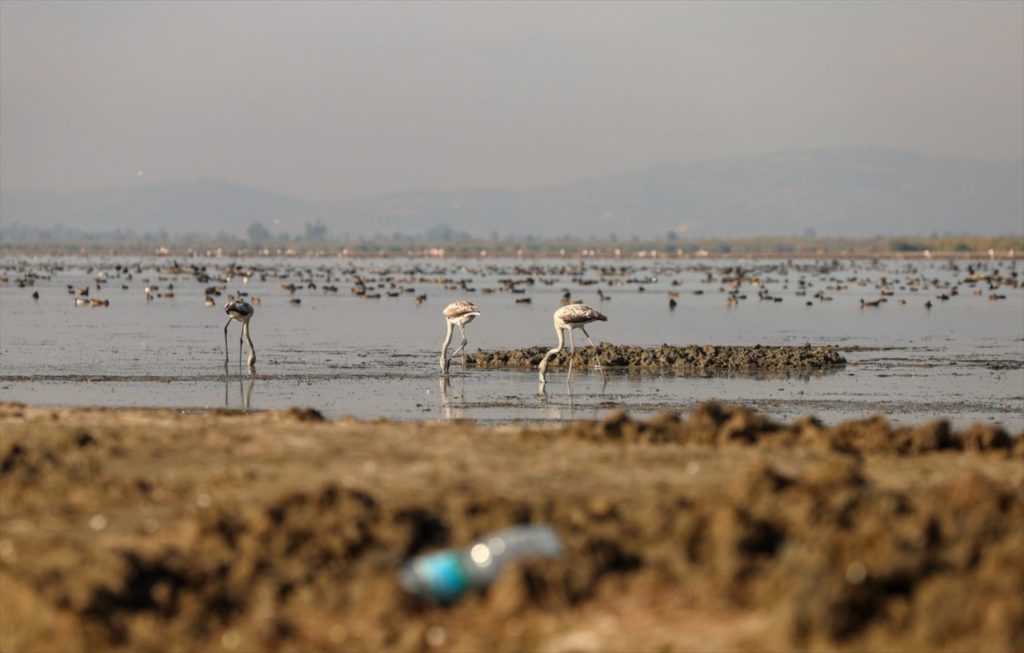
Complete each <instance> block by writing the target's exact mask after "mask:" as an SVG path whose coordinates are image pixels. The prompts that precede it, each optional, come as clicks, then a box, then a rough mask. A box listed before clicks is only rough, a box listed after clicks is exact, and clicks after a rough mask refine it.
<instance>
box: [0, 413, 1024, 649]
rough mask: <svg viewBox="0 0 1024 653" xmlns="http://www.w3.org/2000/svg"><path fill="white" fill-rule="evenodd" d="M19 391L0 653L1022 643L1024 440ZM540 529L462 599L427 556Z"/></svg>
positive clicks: (939, 428) (7, 419)
mask: <svg viewBox="0 0 1024 653" xmlns="http://www.w3.org/2000/svg"><path fill="white" fill-rule="evenodd" d="M310 415H311V413H308V412H303V411H294V412H291V413H263V414H257V415H249V416H241V415H233V414H223V413H221V414H200V415H181V414H176V413H174V412H173V411H99V410H71V411H53V412H52V411H48V410H42V409H34V408H26V407H23V406H16V405H11V404H7V405H0V524H2V529H0V583H2V585H0V586H2V589H3V591H2V592H0V611H2V619H0V649H2V650H3V651H5V652H6V651H22V650H24V651H33V650H62V651H75V650H83V651H84V650H89V651H95V650H118V651H158V650H159V651H169V650H181V651H199V650H203V651H207V650H229V651H230V650H238V651H252V650H268V651H316V650H346V651H359V650H367V651H375V650H403V651H419V650H434V649H436V650H496V651H503V650H543V651H589V650H595V651H596V650H616V651H617V650H638V651H640V650H658V651H664V650H680V651H686V650H709V649H710V650H766V649H768V650H807V649H812V650H823V649H829V650H851V651H852V650H857V651H890V650H990V651H1019V650H1021V649H1022V648H1024V595H1022V593H1021V592H1020V588H1021V587H1022V586H1024V469H1022V468H1024V466H1022V465H1021V461H1022V460H1024V445H1022V442H1024V440H1022V437H1021V436H1019V435H1018V436H1010V435H1008V434H1006V433H1005V432H1003V431H1001V430H1000V429H998V428H993V427H974V428H972V429H968V430H966V431H952V430H950V429H949V427H948V425H945V423H943V422H936V423H935V424H931V425H923V426H919V427H914V428H895V427H892V426H891V425H889V424H888V423H887V422H886V420H885V419H884V418H881V417H875V418H870V419H865V420H861V421H856V422H847V423H845V424H840V425H837V426H833V427H828V426H825V425H822V424H821V423H819V422H817V421H815V420H813V419H811V418H807V419H804V420H800V421H798V422H795V423H792V424H776V423H774V422H772V421H770V420H768V419H766V418H765V417H764V416H761V415H758V414H756V413H753V412H750V411H747V410H745V409H742V408H728V407H723V406H719V405H716V404H709V405H705V406H701V407H700V408H698V409H697V410H695V411H694V412H693V413H691V414H690V415H689V416H687V417H685V418H680V417H678V416H675V415H664V416H661V417H658V418H654V419H652V420H648V421H637V420H633V419H631V418H630V417H628V416H627V415H625V414H622V413H618V414H613V415H611V416H610V417H609V418H608V419H606V420H603V421H595V422H579V423H573V424H570V425H567V426H564V427H561V428H550V429H540V428H519V427H504V428H501V427H497V428H494V427H492V428H480V427H476V426H473V425H471V424H448V423H436V424H422V423H421V424H414V423H392V422H386V421H379V422H372V423H370V422H358V421H353V420H343V421H340V422H335V423H329V422H325V421H321V420H316V419H310V418H309V417H310ZM525 522H543V523H547V524H550V525H552V526H553V527H554V528H555V529H556V530H557V532H558V533H559V535H560V536H561V538H562V539H563V541H564V544H565V547H566V554H565V555H564V556H563V557H562V558H560V559H557V560H549V561H543V562H540V561H532V562H523V563H519V564H516V565H513V566H512V567H510V568H508V569H507V570H506V571H505V573H504V574H503V575H502V576H501V578H500V579H499V580H498V582H497V584H496V585H494V586H493V587H492V588H491V589H490V590H489V591H488V592H486V593H484V594H474V595H471V596H468V597H466V598H465V599H464V600H462V601H460V602H459V603H457V604H456V605H454V606H452V607H450V608H442V607H439V606H435V605H431V604H429V603H424V602H422V601H420V600H417V599H414V598H412V597H410V596H408V595H406V594H404V593H403V592H402V590H401V589H400V588H399V586H398V583H397V571H398V569H399V568H400V566H401V565H402V564H403V562H405V561H406V560H408V559H409V558H411V557H413V556H415V555H417V554H420V553H423V552H426V551H431V550H435V549H437V548H440V547H445V546H464V545H465V544H466V543H468V542H470V541H471V540H472V539H474V538H475V537H477V536H480V535H482V534H484V533H487V532H489V531H492V530H496V529H499V528H503V527H506V526H508V525H509V524H514V523H525Z"/></svg>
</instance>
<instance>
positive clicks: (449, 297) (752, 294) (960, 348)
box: [0, 257, 1024, 431]
mask: <svg viewBox="0 0 1024 653" xmlns="http://www.w3.org/2000/svg"><path fill="white" fill-rule="evenodd" d="M177 262H178V264H179V265H180V267H181V268H183V269H184V270H185V271H184V272H178V273H176V272H174V271H173V269H172V263H173V259H170V258H167V257H159V258H157V257H151V258H147V257H143V258H137V257H136V258H128V257H125V258H99V257H94V258H88V259H85V258H73V257H65V258H17V257H5V258H4V259H3V260H2V266H3V268H4V269H3V271H2V273H0V276H3V277H5V278H6V279H7V282H6V283H4V284H0V397H2V399H3V400H4V401H24V402H31V403H35V404H48V405H99V406H165V407H180V408H186V409H188V408H212V407H225V406H227V407H230V408H248V409H250V410H259V409H270V408H283V407H288V406H312V407H314V408H317V409H318V410H320V411H321V412H323V413H324V414H325V415H326V416H328V417H339V416H341V415H346V414H352V415H355V416H358V417H378V416H384V417H390V418H397V419H445V418H467V419H474V420H478V421H482V422H504V421H511V420H517V421H550V420H565V419H581V418H600V417H603V416H605V415H606V414H607V413H608V412H609V411H610V410H612V409H615V408H625V409H627V410H629V411H631V412H632V413H634V414H640V415H645V414H650V413H655V412H660V411H663V410H673V411H686V410H688V409H690V408H691V407H693V406H694V405H695V404H696V403H698V402H701V401H705V400H709V399H717V400H720V401H724V402H730V403H742V404H746V405H751V406H754V407H756V408H758V409H759V410H762V411H764V412H766V413H768V414H770V415H773V416H775V417H778V418H781V419H791V418H794V417H796V416H799V415H802V414H806V413H813V414H815V415H817V416H818V417H820V418H822V419H824V420H825V421H827V422H835V421H838V420H841V419H847V418H851V417H862V416H865V415H867V414H871V413H875V412H884V413H886V414H887V415H888V416H889V417H890V419H892V420H893V421H896V422H917V421H921V420H926V419H934V418H936V417H947V418H950V419H952V420H953V422H954V423H955V424H957V425H964V424H967V423H969V422H974V421H981V422H996V423H1000V424H1003V425H1005V426H1006V427H1008V428H1010V429H1011V430H1014V431H1017V430H1020V429H1022V428H1024V289H1022V288H1020V287H1017V288H1014V287H1009V286H1007V285H1003V286H1002V287H1000V288H998V289H996V290H990V289H989V286H988V285H987V284H986V283H985V282H980V283H976V284H969V283H968V282H967V279H968V276H969V270H968V266H971V269H972V270H973V271H974V272H976V273H978V274H981V275H986V274H989V273H992V272H995V273H997V274H999V275H1000V276H1002V277H1004V278H1011V276H1010V275H1011V274H1017V273H1018V270H1017V268H1018V267H1022V266H1020V264H1019V263H1017V264H1016V267H1015V263H1014V262H1012V261H974V262H966V261H957V262H956V263H955V264H951V263H949V262H947V261H915V262H912V263H909V262H904V261H881V262H878V263H872V262H870V261H852V262H851V261H841V262H838V263H834V262H832V261H819V262H812V261H808V262H798V263H795V264H793V265H787V264H786V262H784V261H774V262H765V261H750V260H744V261H711V262H707V263H701V262H696V261H674V260H673V261H651V260H643V259H630V260H624V259H623V260H618V259H617V260H590V259H588V260H586V261H585V263H582V264H581V262H580V261H579V260H565V261H552V260H540V261H532V260H490V259H484V260H480V261H476V260H467V261H453V260H424V259H387V260H370V261H362V260H357V261H351V260H348V259H295V258H288V259H272V258H258V259H224V258H217V259H205V258H188V259H177ZM232 264H234V265H235V266H236V267H235V268H234V269H232V268H229V266H230V265H232ZM117 266H122V269H121V270H118V269H117ZM191 266H199V267H201V268H205V272H206V274H208V275H209V276H210V277H211V278H210V279H209V280H197V279H196V277H195V276H194V275H193V273H192V270H191ZM737 266H739V267H742V268H743V270H745V272H746V275H745V282H744V284H743V285H742V287H741V289H740V291H739V292H741V293H743V294H745V295H746V299H743V300H740V302H739V303H738V305H736V306H729V305H728V304H727V301H726V296H727V295H726V292H727V290H728V284H726V283H723V280H722V279H723V277H728V276H731V275H732V274H733V273H734V271H735V268H736V267H737ZM29 273H33V274H35V275H37V277H36V278H34V279H33V282H34V283H33V285H32V286H26V287H18V285H17V283H16V281H17V280H18V279H24V278H26V275H27V274H29ZM128 274H130V275H131V279H129V278H128ZM328 274H330V277H328ZM356 275H358V276H360V277H361V278H363V279H364V280H366V281H367V285H368V287H369V288H370V291H371V292H375V291H376V292H380V294H381V298H380V299H365V298H361V297H358V296H356V295H355V294H353V293H352V292H351V289H352V287H353V285H354V280H355V278H356ZM98 277H99V278H101V279H102V278H105V279H106V281H105V282H101V284H100V287H99V288H97V284H96V281H95V280H96V279H97V278H98ZM527 278H532V279H534V283H533V284H528V283H525V282H524V283H521V284H520V285H519V287H520V288H525V290H526V292H525V293H524V294H515V295H513V294H510V293H508V292H505V291H501V290H500V288H501V287H502V285H503V284H502V281H501V280H504V279H517V280H521V281H522V280H525V279H527ZM755 278H756V285H755V284H754V283H752V281H753V280H754V279H755ZM883 278H884V279H885V281H886V282H887V283H888V285H889V287H891V289H892V293H893V294H892V295H890V296H888V297H886V299H887V301H886V303H884V304H883V305H882V306H880V307H878V308H861V306H860V300H861V299H865V300H868V301H872V300H875V299H878V298H879V297H881V293H880V289H879V287H878V286H879V285H880V284H881V283H882V279H883ZM542 280H547V281H548V282H549V283H544V282H543V281H542ZM801 280H802V281H803V282H804V286H801V285H800V281H801ZM911 280H916V281H917V283H916V285H914V284H911V283H910V281H911ZM463 281H465V289H463V287H461V285H460V284H461V282H463ZM310 282H312V283H313V284H315V286H316V288H315V289H313V288H310V287H309V283H310ZM288 283H294V284H296V285H297V286H299V289H298V290H296V291H295V293H294V294H292V293H290V292H289V291H288V290H286V289H283V288H281V285H282V284H288ZM392 283H394V284H395V286H394V287H393V288H392V286H391V284H392ZM328 284H330V285H335V286H337V287H338V292H337V293H325V292H324V290H323V286H324V285H328ZM378 284H380V287H379V288H378V287H377V286H378ZM69 285H70V286H72V287H77V288H84V287H89V288H90V298H100V299H107V300H109V302H110V305H109V307H105V308H99V307H91V306H76V305H75V301H74V296H73V295H71V294H69V293H68V286H69ZM147 285H153V286H158V287H159V290H155V291H153V294H154V295H158V294H160V293H168V292H172V293H173V297H155V298H154V299H152V300H147V298H146V292H145V290H144V287H145V286H147ZM122 286H127V288H123V287H122ZM171 286H173V290H172V289H171ZM214 286H217V287H220V288H223V294H222V295H221V296H219V297H217V298H216V305H215V306H213V307H207V306H205V305H204V296H205V290H206V289H207V288H210V287H214ZM641 287H642V288H643V290H641ZM598 288H600V289H601V290H602V291H603V292H604V293H605V294H606V295H607V296H608V297H609V298H610V299H609V300H608V301H601V300H600V299H599V297H598V294H597V290H598ZM801 288H803V289H804V291H803V292H805V294H803V295H801V294H798V293H800V292H802V290H801ZM915 288H916V290H915ZM953 288H956V290H957V293H956V294H955V295H953V294H952V289H953ZM470 289H472V290H470ZM389 290H390V291H392V292H397V293H398V295H399V296H397V297H389V296H388V295H387V292H388V291H389ZM487 290H494V292H490V293H488V292H485V291H487ZM566 290H568V291H569V293H570V294H571V296H572V297H573V298H574V299H581V300H583V301H585V302H586V303H588V304H590V305H592V306H594V307H595V308H598V309H599V310H601V311H602V312H604V313H605V314H606V315H607V316H608V322H604V323H599V324H595V325H593V328H591V329H589V331H590V332H591V335H592V336H593V337H594V339H595V340H596V341H598V342H600V341H605V342H614V343H624V344H637V345H658V344H661V343H669V344H674V345H686V344H698V345H704V344H717V345H728V344H739V345H750V344H758V343H760V344H762V345H802V344H805V343H811V344H833V345H837V346H840V347H846V348H850V349H851V350H850V351H847V352H846V353H845V354H844V355H845V356H846V358H847V359H848V360H849V361H850V363H851V364H850V365H848V366H847V367H846V368H844V369H841V370H839V371H836V372H831V373H825V374H815V375H799V374H794V375H789V376H785V375H783V376H775V377H769V378H753V377H749V376H744V377H722V376H714V377H698V376H681V375H667V374H644V375H639V374H627V373H612V374H610V375H609V379H608V382H607V383H602V382H601V378H600V376H598V375H597V374H594V373H588V372H584V373H582V374H579V375H574V378H573V381H572V383H571V384H568V383H566V382H565V376H564V374H563V373H561V372H560V371H558V370H554V371H552V373H550V374H549V376H548V383H547V384H546V386H545V387H544V388H543V391H541V388H539V386H538V383H537V375H536V372H535V371H526V370H523V371H504V370H486V371H484V370H476V369H472V368H471V369H468V370H463V369H461V368H460V367H458V366H457V365H455V364H454V363H453V374H452V376H451V378H450V379H449V382H448V383H445V382H444V380H443V379H440V378H439V377H438V374H437V357H438V353H439V349H440V345H441V341H442V339H443V336H444V328H445V327H444V320H443V318H442V317H441V310H442V309H443V308H444V306H445V305H446V304H447V303H448V302H450V301H453V300H455V299H463V298H465V299H470V300H471V301H473V302H475V303H476V304H477V305H478V306H479V307H480V309H481V311H482V315H481V317H479V318H477V320H476V321H475V322H473V323H472V324H471V325H469V327H468V328H467V335H468V337H469V345H468V349H469V350H470V351H475V350H476V348H478V347H479V348H482V349H497V348H515V347H525V346H530V345H545V346H552V345H553V344H554V340H555V336H554V330H553V327H552V323H551V313H552V312H553V311H554V309H555V308H557V307H558V306H559V302H560V300H561V298H562V294H563V292H565V291H566ZM760 290H767V292H768V293H769V294H770V295H771V296H772V297H778V298H781V299H782V301H781V302H779V301H771V300H763V299H759V298H758V292H759V291H760ZM33 291H36V292H38V293H39V299H38V300H33V299H32V296H31V295H32V293H33ZM240 291H241V292H245V293H248V297H249V298H250V299H252V298H254V297H258V298H259V299H260V304H259V305H258V306H256V315H255V317H254V318H253V320H252V325H251V326H252V336H253V340H254V341H255V345H256V353H257V365H256V368H255V373H254V374H249V373H248V372H247V371H246V370H245V369H242V368H240V367H239V366H238V338H239V325H238V324H237V323H232V324H231V327H230V329H229V335H230V337H229V344H230V348H229V349H230V356H231V362H230V364H229V365H228V366H227V368H225V365H224V333H223V328H224V324H225V322H226V321H227V319H226V317H225V315H224V312H223V304H224V302H225V300H226V297H227V295H228V294H230V293H236V294H237V293H238V292H240ZM670 291H671V292H678V293H679V295H678V297H677V298H676V301H677V302H678V306H677V307H676V308H675V309H674V310H670V309H669V306H668V299H669V296H668V292H670ZM819 291H823V292H824V293H825V295H826V296H828V297H831V298H832V299H831V300H830V301H819V300H818V299H816V298H814V294H815V293H817V292H819ZM979 291H980V292H979ZM976 293H978V294H976ZM420 294H426V296H427V298H426V300H425V301H423V302H422V303H421V304H416V303H415V302H414V298H415V297H416V295H420ZM991 294H997V295H1004V296H1005V299H998V300H992V299H989V295H991ZM940 295H946V296H948V297H949V299H948V301H947V300H942V299H940V298H939V297H940ZM523 297H529V298H530V299H531V303H529V304H517V303H516V301H515V300H516V298H523ZM294 298H298V299H300V300H301V302H300V303H299V304H294V303H292V302H291V300H292V299H294ZM900 300H905V302H906V303H905V304H901V303H900ZM929 300H930V301H931V302H932V307H931V308H930V309H926V308H925V306H924V304H925V302H926V301H929ZM807 301H811V302H812V305H811V306H807V305H806V302H807ZM581 340H582V338H581ZM243 356H244V354H243Z"/></svg>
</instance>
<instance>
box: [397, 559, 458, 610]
mask: <svg viewBox="0 0 1024 653" xmlns="http://www.w3.org/2000/svg"><path fill="white" fill-rule="evenodd" d="M400 582H401V584H402V587H403V588H405V590H406V591H408V592H411V593H413V594H418V595H420V596H422V597H423V598H427V599H433V600H435V601H438V602H440V603H447V602H449V601H454V600H455V599H457V598H459V597H460V596H462V593H463V592H465V591H466V588H467V587H469V579H468V578H466V572H465V570H464V569H463V568H462V562H461V559H460V556H459V554H458V553H456V552H454V551H439V552H437V553H429V554H427V555H423V556H420V557H418V558H416V559H414V560H413V561H412V562H410V563H409V565H408V566H407V567H406V568H405V570H403V572H402V575H401V579H400Z"/></svg>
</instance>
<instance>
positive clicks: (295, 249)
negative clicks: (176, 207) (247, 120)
mask: <svg viewBox="0 0 1024 653" xmlns="http://www.w3.org/2000/svg"><path fill="white" fill-rule="evenodd" d="M0 255H3V256H67V255H79V256H209V257H272V256H273V257H280V256H285V257H332V258H334V257H350V258H389V257H395V258H398V257H410V258H515V257H521V258H648V259H684V260H685V259H703V258H710V259H721V258H725V259H734V258H906V259H918V258H959V259H969V258H1000V259H1006V258H1013V259H1017V258H1024V235H1017V236H1010V235H1007V236H934V237H921V236H875V237H870V238H845V237H828V238H826V237H797V236H791V237H785V236H783V237H776V236H762V237H750V238H701V239H684V238H681V237H677V236H673V235H672V234H669V235H667V236H666V237H665V238H661V239H649V238H645V239H640V238H631V239H611V238H604V239H592V238H569V237H566V238H545V239H540V238H529V237H528V238H509V239H475V238H460V239H453V240H442V241H438V240H423V239H418V238H412V237H408V238H407V237H402V236H398V235H396V236H392V237H374V238H366V239H359V240H350V241H342V240H331V239H328V238H326V237H325V238H322V239H299V238H297V239H294V240H290V239H287V238H282V239H277V240H267V241H261V242H256V241H251V240H243V239H238V238H232V237H218V238H190V237H183V238H168V237H156V236H153V237H151V236H145V237H141V238H118V237H110V236H102V235H100V236H95V237H91V236H81V237H75V238H71V239H60V238H45V239H31V240H28V239H26V240H20V239H19V240H13V239H5V238H2V237H0Z"/></svg>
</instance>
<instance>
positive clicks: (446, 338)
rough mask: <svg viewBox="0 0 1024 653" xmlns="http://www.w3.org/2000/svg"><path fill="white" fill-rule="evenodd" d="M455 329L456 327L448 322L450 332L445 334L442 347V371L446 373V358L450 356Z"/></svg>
mask: <svg viewBox="0 0 1024 653" xmlns="http://www.w3.org/2000/svg"><path fill="white" fill-rule="evenodd" d="M454 329H455V325H454V324H452V323H451V322H448V331H447V332H446V333H445V334H444V344H443V345H441V370H442V371H444V369H445V364H444V363H445V360H444V357H445V356H446V355H447V354H448V345H450V344H451V342H452V332H453V331H454Z"/></svg>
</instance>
